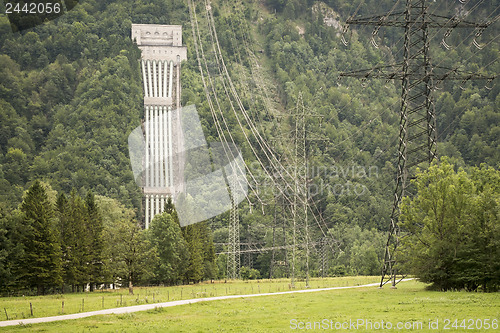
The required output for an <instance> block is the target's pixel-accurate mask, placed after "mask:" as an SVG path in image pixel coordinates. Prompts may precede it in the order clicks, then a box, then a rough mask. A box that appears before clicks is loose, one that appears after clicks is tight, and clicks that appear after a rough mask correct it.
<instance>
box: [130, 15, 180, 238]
mask: <svg viewBox="0 0 500 333" xmlns="http://www.w3.org/2000/svg"><path fill="white" fill-rule="evenodd" d="M132 40H134V41H135V42H136V43H137V46H138V47H139V49H140V50H141V51H142V56H141V71H142V80H143V84H144V86H143V87H144V88H143V89H144V120H143V126H142V130H143V133H144V138H145V154H144V158H143V162H142V163H143V170H144V173H143V175H142V187H143V192H144V207H145V214H144V215H145V221H144V226H145V228H146V229H148V228H149V225H150V223H151V220H152V219H153V217H154V216H155V215H156V214H159V213H161V212H163V209H164V206H165V203H166V201H167V199H168V197H173V196H175V195H176V194H178V193H180V192H182V190H183V189H182V186H183V185H182V182H179V181H176V180H178V179H182V178H183V177H182V176H183V175H182V170H183V158H182V155H183V153H182V152H183V151H184V150H183V147H182V145H183V138H182V131H181V130H180V128H181V114H180V113H181V112H180V110H181V105H180V97H181V82H180V70H181V62H182V61H183V60H186V59H187V48H186V47H185V46H182V26H180V25H157V24H132Z"/></svg>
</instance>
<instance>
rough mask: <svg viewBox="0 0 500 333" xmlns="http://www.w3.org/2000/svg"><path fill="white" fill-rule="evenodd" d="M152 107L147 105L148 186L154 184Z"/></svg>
mask: <svg viewBox="0 0 500 333" xmlns="http://www.w3.org/2000/svg"><path fill="white" fill-rule="evenodd" d="M153 118H154V117H153V107H152V106H150V107H149V147H148V149H149V164H148V166H147V167H148V172H149V186H150V187H153V186H154V174H153V172H154V149H153V144H154V143H153V142H154V132H153V121H154V119H153Z"/></svg>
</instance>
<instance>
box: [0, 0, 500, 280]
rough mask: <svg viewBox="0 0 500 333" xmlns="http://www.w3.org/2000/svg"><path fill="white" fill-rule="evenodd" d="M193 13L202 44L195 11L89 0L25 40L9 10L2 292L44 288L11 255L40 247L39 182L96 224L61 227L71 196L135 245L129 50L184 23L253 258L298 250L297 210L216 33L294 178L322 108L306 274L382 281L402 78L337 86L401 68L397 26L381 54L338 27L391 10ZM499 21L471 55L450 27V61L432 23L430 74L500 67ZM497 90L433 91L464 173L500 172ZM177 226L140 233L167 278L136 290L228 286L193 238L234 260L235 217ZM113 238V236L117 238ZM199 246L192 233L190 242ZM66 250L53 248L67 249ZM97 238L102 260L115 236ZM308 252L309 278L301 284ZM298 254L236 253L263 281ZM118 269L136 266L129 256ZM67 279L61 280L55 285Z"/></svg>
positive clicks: (180, 5) (198, 88) (295, 6)
mask: <svg viewBox="0 0 500 333" xmlns="http://www.w3.org/2000/svg"><path fill="white" fill-rule="evenodd" d="M194 5H195V8H196V10H195V12H194V14H196V20H197V22H198V23H199V27H196V28H197V29H199V34H200V38H199V39H198V38H196V39H195V38H193V30H192V29H193V28H195V26H193V25H192V15H190V10H189V7H188V3H187V2H183V1H169V0H153V1H140V0H137V1H120V0H117V1H111V0H105V1H96V0H84V1H81V2H80V4H78V5H77V6H76V7H75V8H74V9H73V10H71V11H70V12H68V13H66V14H65V15H62V16H61V17H60V18H58V19H56V20H54V21H51V22H46V23H45V24H43V25H40V26H37V27H35V28H33V29H29V30H26V31H22V32H20V33H19V32H17V33H12V32H11V28H10V26H9V21H8V19H7V16H6V15H3V14H0V244H1V248H0V281H2V282H3V281H8V282H9V283H3V284H1V285H0V288H2V289H4V290H5V289H8V288H11V287H12V286H14V285H16V283H21V282H23V283H25V285H28V286H32V287H36V285H32V284H30V283H29V277H23V278H20V277H19V276H18V277H15V276H14V275H15V274H18V273H15V272H14V270H11V268H12V267H13V266H12V262H13V261H14V262H21V261H20V260H21V259H19V258H15V257H13V254H14V253H23V251H25V250H26V251H27V249H25V250H23V251H21V252H19V251H18V250H19V249H18V248H17V247H19V246H23V245H22V244H23V243H22V242H20V243H18V242H13V241H12V239H10V238H9V237H11V233H12V232H13V231H12V230H14V229H16V228H17V227H16V225H17V224H19V223H21V222H20V221H23V219H24V220H26V219H28V217H27V215H26V214H27V211H28V210H29V209H28V208H27V206H26V205H28V204H29V203H27V202H29V201H28V198H29V195H30V191H28V189H29V188H30V187H31V188H32V186H34V185H35V184H38V183H37V180H39V181H40V182H41V184H43V187H44V188H46V189H47V195H48V198H47V200H48V201H47V202H48V203H50V205H52V206H53V207H52V208H51V209H52V210H53V215H54V216H53V217H51V218H49V220H50V223H54V224H55V225H56V224H57V223H62V221H64V220H66V219H69V220H72V223H77V221H90V220H92V219H91V218H88V217H80V220H78V218H76V217H75V218H68V217H65V216H66V215H65V214H63V213H61V211H60V210H59V209H60V207H59V206H58V205H59V204H60V203H61V202H62V200H63V199H60V198H63V197H66V199H65V200H67V202H68V204H67V205H68V207H72V205H73V206H74V205H76V206H78V205H81V207H86V208H85V209H89V205H90V204H89V203H88V202H87V201H88V200H90V199H88V200H87V199H86V198H87V197H88V196H89V193H91V195H90V196H94V195H95V197H96V198H98V200H97V199H96V202H97V204H96V205H97V207H98V208H97V209H98V211H99V214H100V215H99V216H101V217H100V218H101V219H102V227H100V228H102V230H101V231H100V232H98V233H99V234H102V237H104V236H105V235H107V236H106V237H116V239H115V241H116V242H119V243H120V244H122V245H123V246H135V245H134V244H128V245H127V244H124V243H123V242H124V240H123V239H122V240H120V238H119V237H120V232H118V231H120V230H121V231H122V232H123V233H124V232H126V231H127V232H130V233H132V234H134V230H133V229H134V228H136V227H137V223H136V222H133V221H141V220H142V218H143V207H142V195H141V189H140V188H139V187H138V186H137V185H136V184H135V182H134V179H133V174H132V169H131V167H130V161H129V157H128V147H127V136H128V135H129V133H130V132H131V131H132V130H133V129H134V128H136V127H137V126H139V125H140V124H141V119H142V117H143V110H142V109H143V108H142V102H143V101H142V82H141V74H140V67H139V62H138V60H139V59H140V51H139V49H138V48H137V46H136V45H135V44H134V43H133V41H132V40H131V38H130V29H131V24H132V23H154V24H180V25H182V26H183V41H184V44H185V45H187V47H188V60H187V61H186V62H185V63H183V67H182V79H181V83H182V89H183V90H182V104H183V105H190V104H195V105H196V107H197V110H198V112H199V114H200V119H201V122H202V126H203V130H204V132H205V135H206V138H207V141H208V142H217V141H221V139H220V133H219V130H218V128H217V126H216V124H215V122H214V118H213V115H212V114H211V109H210V105H209V103H208V101H207V91H206V90H205V89H204V86H203V81H202V79H201V75H200V72H199V66H198V61H197V54H196V53H195V50H196V47H195V46H199V47H201V48H202V50H203V51H204V54H203V56H204V57H205V59H206V60H207V63H208V64H209V66H207V68H206V70H205V68H204V72H205V75H211V77H212V79H213V82H214V85H213V87H212V88H211V91H210V92H209V93H208V94H211V96H212V97H213V95H214V94H218V96H219V97H220V98H219V99H218V103H219V105H220V107H221V109H222V110H223V112H222V115H223V116H224V117H225V122H226V123H227V124H228V127H227V128H225V129H223V131H222V132H223V133H224V134H225V135H231V137H232V138H234V141H235V142H236V143H237V144H238V146H239V147H240V148H241V149H242V152H243V156H244V159H245V162H246V163H247V165H248V169H249V170H250V171H251V172H252V176H253V178H252V179H250V177H249V183H250V188H251V191H250V195H249V198H248V200H245V201H244V202H242V203H241V205H240V207H239V216H240V237H241V242H242V244H244V245H242V250H251V249H252V248H256V247H258V248H260V247H262V248H269V247H272V246H282V245H287V244H289V239H290V237H291V236H290V235H291V231H290V224H289V222H288V221H289V220H290V217H291V213H290V207H289V205H287V203H286V202H283V200H282V199H280V196H279V195H276V190H275V188H276V186H275V185H274V184H273V182H272V181H270V180H269V177H268V176H266V173H265V170H267V169H269V170H270V172H271V173H272V172H273V171H274V170H273V168H272V166H270V165H268V164H267V163H266V155H265V151H263V150H262V149H259V148H258V145H257V143H258V142H259V140H260V139H258V138H256V136H255V134H254V133H255V132H254V131H253V129H252V128H251V127H250V126H248V125H246V124H243V129H242V128H241V127H240V126H239V125H238V118H237V117H236V116H235V113H234V112H232V111H231V109H232V108H233V104H236V102H235V101H234V97H228V96H229V95H228V89H229V88H228V87H229V85H225V81H224V80H225V79H224V76H223V74H222V72H221V67H220V59H218V58H217V52H216V48H215V46H214V45H215V44H214V39H215V38H217V42H218V43H219V45H220V48H221V53H222V55H223V57H224V61H225V65H226V66H227V70H228V73H229V75H230V76H231V78H232V83H234V88H235V90H236V91H237V93H238V94H239V97H240V98H241V105H242V107H243V108H244V109H245V110H246V112H248V114H249V119H250V122H251V123H252V124H253V125H254V126H255V129H256V130H257V132H258V133H259V135H260V136H261V138H262V140H263V141H265V142H267V144H269V145H270V146H271V149H272V151H273V152H274V154H275V155H276V156H277V157H278V159H279V160H280V162H281V163H282V164H283V165H284V167H285V168H287V169H289V168H291V167H292V163H291V156H292V154H293V152H292V150H293V140H291V137H290V133H291V132H292V129H293V128H294V121H295V120H294V119H295V118H293V117H289V116H290V115H291V114H292V113H293V112H295V111H294V110H296V108H297V107H298V105H299V102H300V101H302V103H303V105H304V108H306V109H307V110H308V112H310V113H311V114H314V117H313V116H311V117H308V118H307V120H306V128H307V133H308V134H307V135H308V137H309V138H310V140H308V142H307V146H306V153H307V166H308V170H307V174H308V189H309V198H308V200H309V202H310V205H311V209H310V212H309V215H308V221H309V225H310V232H309V237H310V239H309V242H310V244H311V254H310V255H311V260H310V265H311V274H312V275H315V276H325V275H345V274H374V275H376V274H379V273H380V267H381V261H382V259H383V250H384V244H385V241H386V232H387V229H388V225H389V214H390V211H391V205H392V191H393V186H394V179H395V175H396V148H397V147H396V143H397V135H398V128H399V127H398V126H399V114H398V112H399V105H400V104H399V103H400V90H401V87H400V82H398V81H395V82H385V81H384V80H376V79H373V80H367V81H364V82H362V81H360V80H358V79H355V78H348V79H342V80H339V79H338V75H339V73H340V72H342V71H350V70H355V69H361V68H369V67H371V66H375V65H381V64H393V63H396V62H398V61H400V60H401V57H402V31H401V29H398V28H386V29H383V32H382V31H381V32H380V33H379V34H378V36H377V38H378V39H377V43H378V44H379V47H378V48H376V47H374V46H373V45H372V44H371V43H370V37H371V35H372V34H371V30H370V28H359V27H351V28H350V29H349V31H348V33H347V35H346V39H347V42H348V43H347V46H344V45H343V43H342V42H341V28H340V27H339V26H338V25H337V23H338V22H343V21H344V20H345V19H346V18H347V17H349V16H350V15H353V14H354V13H355V12H356V13H357V14H358V15H371V14H373V13H374V12H375V9H376V12H379V11H380V12H385V11H388V10H390V9H391V7H392V6H393V2H392V1H388V0H384V1H374V0H367V1H363V2H362V4H361V5H359V1H354V2H350V1H346V0H328V1H323V2H320V1H310V0H308V1H299V0H293V1H284V0H248V1H234V2H233V1H228V0H220V1H211V6H210V9H211V13H213V22H214V24H215V27H216V32H217V36H215V35H213V34H212V30H210V25H209V24H210V17H209V16H208V14H207V6H206V4H205V2H204V1H194ZM358 5H359V6H358ZM401 5H403V4H401ZM429 6H430V8H429V10H430V11H431V12H433V13H436V14H440V15H447V16H449V15H454V14H455V13H456V12H458V11H459V6H461V5H460V4H459V3H458V2H456V1H443V2H439V3H435V2H429ZM467 6H469V7H472V6H473V5H468V4H466V5H465V8H466V9H467V8H468V7H467ZM473 7H474V8H473V10H472V11H470V13H469V14H468V15H467V19H468V20H477V21H481V22H482V21H483V20H486V19H487V18H490V19H492V18H494V17H496V15H497V14H496V12H495V11H496V10H497V6H496V2H495V1H482V2H480V4H478V5H476V6H473ZM2 12H4V10H3V9H2ZM497 25H498V23H496V24H495V25H493V26H491V27H490V28H488V29H486V30H485V31H484V32H483V34H482V35H481V36H480V37H479V38H478V41H479V43H480V44H482V46H483V49H481V50H478V49H477V48H476V47H474V46H473V45H472V40H473V37H474V30H473V29H461V30H459V31H454V32H453V33H452V34H451V35H450V36H449V37H448V39H447V43H448V44H449V45H450V46H451V47H450V49H449V50H447V49H446V48H444V47H443V46H442V45H440V42H441V39H442V37H443V35H444V34H445V33H446V31H445V29H436V30H435V31H433V32H432V34H431V35H430V37H431V42H430V46H431V59H432V62H433V64H435V65H438V64H439V65H442V66H448V67H451V68H454V67H458V68H460V69H461V70H465V71H471V72H475V73H483V74H496V73H498V72H499V70H500V65H499V63H498V61H497V60H498V54H499V44H498V42H497V41H496V40H495V38H496V32H497V31H498V26H497ZM495 83H496V82H495V81H494V82H492V83H488V86H486V87H485V85H486V84H487V83H486V82H482V81H468V82H466V83H461V82H454V81H446V82H444V83H443V84H441V85H439V86H438V88H439V89H436V90H435V92H434V103H435V108H436V114H437V122H438V124H437V126H438V141H439V143H438V153H439V155H441V156H448V160H449V161H450V162H451V163H452V164H454V165H456V167H463V168H464V169H465V170H468V169H469V168H472V167H475V166H480V165H481V164H482V163H486V164H487V165H489V166H491V167H493V168H495V169H498V167H499V166H500V149H499V145H500V111H499V107H500V97H499V91H500V86H499V85H498V84H495ZM255 147H257V149H255ZM259 161H264V162H263V163H262V164H261V163H260V162H259ZM78 202H80V203H78ZM249 202H251V203H252V204H251V205H250V204H249ZM50 205H49V206H50ZM81 207H80V208H79V209H80V210H82V209H83V208H81ZM110 207H114V208H113V209H109V208H110ZM83 210H84V209H83ZM83 210H82V211H83ZM113 212H116V214H115V215H113V214H114V213H113ZM58 214H59V215H58ZM61 214H62V215H61ZM75 214H76V213H75ZM82 214H83V213H82ZM174 215H175V214H173V213H172V212H170V213H168V214H165V216H163V217H162V218H159V219H158V221H156V222H157V227H155V225H153V226H152V228H151V230H150V233H151V234H152V235H155V228H159V229H165V230H168V235H167V236H165V235H162V234H158V233H157V234H156V236H155V237H156V238H155V237H152V236H146V235H143V232H142V231H141V230H140V228H139V229H137V230H136V233H137V237H138V238H137V239H138V244H136V245H137V246H146V247H147V248H148V249H150V250H151V251H155V250H154V249H157V250H158V251H159V252H158V253H154V254H153V253H151V255H150V256H149V257H151V258H157V262H156V263H155V265H159V266H157V268H156V269H155V272H156V273H157V274H156V273H155V274H154V275H151V276H147V275H148V274H146V273H145V272H143V273H144V274H142V273H141V274H139V275H141V276H142V277H143V278H144V279H143V280H142V281H140V279H138V280H137V281H134V282H139V283H177V282H178V281H181V280H184V281H189V280H191V281H199V280H202V279H207V278H215V277H218V278H224V277H225V274H226V273H225V269H226V268H225V267H226V265H225V260H226V257H225V255H224V254H220V255H217V258H216V259H214V260H215V261H214V260H212V259H213V258H212V257H211V256H212V254H210V253H208V254H207V253H205V254H201V253H199V249H196V246H197V245H196V246H195V245H193V244H195V243H196V244H198V243H200V242H201V243H203V242H208V243H211V242H212V239H213V242H214V243H215V248H214V249H213V252H214V253H215V252H217V253H222V252H224V251H225V250H226V248H225V246H224V245H223V243H227V237H228V236H227V235H228V221H229V213H225V214H223V215H220V216H218V217H215V218H213V219H211V220H209V221H207V222H205V223H204V224H203V226H209V229H210V231H211V232H210V233H209V232H208V229H207V230H204V231H203V232H202V231H199V230H198V231H193V230H187V229H185V230H177V227H176V225H175V216H174ZM47 223H49V222H47ZM68 223H69V222H68ZM116 223H121V224H122V225H116ZM55 225H54V227H55ZM137 228H138V227H137ZM200 228H202V227H200ZM203 228H205V227H203ZM56 229H58V228H56ZM98 229H99V228H98ZM159 229H157V230H159ZM16 230H17V229H16ZM99 230H100V229H99ZM105 230H116V231H117V232H116V233H113V232H111V233H110V234H106V233H105V232H104V231H105ZM18 231H19V230H18ZM16 232H17V231H16ZM61 232H62V230H59V231H57V232H56V233H57V234H58V235H59V234H60V233H61ZM14 233H15V232H14ZM190 234H192V235H191V237H192V238H193V237H194V238H197V241H196V242H194V243H192V244H190V243H189V237H190ZM199 234H203V235H205V236H203V237H201V236H199ZM181 235H182V236H183V237H181ZM15 237H18V236H15ZM19 237H21V236H19ZM23 237H24V236H23ZM47 237H49V238H50V237H56V235H52V236H51V235H47ZM58 237H62V236H61V235H59V236H58ZM68 237H69V236H68ZM148 237H149V238H148ZM151 237H152V238H151ZM165 237H167V238H165ZM168 237H171V239H173V241H172V242H174V241H175V242H177V245H176V246H175V247H176V248H178V249H186V251H179V252H178V253H173V254H172V253H171V252H169V251H166V250H165V248H166V247H168V246H171V244H170V243H169V242H168V241H167V240H168ZM200 237H201V238H204V237H205V238H204V240H203V239H199V238H200ZM142 238H144V240H142V241H141V239H142ZM70 239H71V237H70ZM89 239H91V238H89ZM107 241H109V242H112V240H107ZM51 242H52V241H49V243H51ZM61 242H63V241H62V240H60V241H58V242H57V244H59V247H60V248H62V249H63V250H64V246H62V245H63V244H62V243H61ZM147 242H149V243H151V244H146V243H147ZM52 243H53V242H52ZM102 244H104V245H102V246H103V250H102V251H103V253H105V252H106V251H105V249H104V248H105V244H106V241H105V240H103V241H102ZM155 244H156V245H155ZM162 244H163V245H162ZM245 244H247V245H245ZM193 246H194V247H193ZM81 248H82V249H85V248H86V246H85V245H82V246H81ZM56 250H57V249H54V251H56ZM57 251H61V249H59V250H57ZM57 251H56V252H57ZM110 251H111V250H110ZM302 252H303V251H302ZM302 252H301V253H299V254H300V255H299V270H298V271H299V272H298V275H299V277H303V276H304V274H305V273H304V270H303V262H304V254H303V253H302ZM196 253H198V254H196ZM186 254H188V255H190V256H191V257H190V258H188V257H185V256H186ZM61 255H63V254H62V253H57V254H56V255H54V258H53V259H54V260H55V261H57V260H60V259H55V258H56V257H58V256H59V258H60V256H61ZM106 255H108V257H109V255H111V254H110V253H107V254H106ZM116 255H117V256H118V254H116ZM289 255H290V254H289V253H287V251H286V250H283V249H281V250H277V251H263V252H259V251H253V252H251V251H248V252H245V253H244V254H243V255H242V258H241V260H242V266H245V267H246V268H245V270H244V273H245V275H249V274H248V272H249V271H250V269H256V270H257V271H258V274H256V273H255V272H253V273H252V276H259V275H260V276H262V277H270V276H273V277H284V276H288V274H289ZM183 256H184V257H183ZM195 257H196V258H195ZM158 258H160V259H161V258H163V259H164V260H165V261H164V262H169V263H172V262H178V263H179V265H176V267H175V269H173V268H172V267H168V265H166V266H165V265H164V266H162V264H161V262H162V260H160V259H158ZM202 258H205V259H206V260H205V264H202V263H203V260H204V259H202ZM101 259H102V258H101ZM273 259H274V260H273ZM79 260H80V259H79ZM81 260H84V261H85V262H92V261H99V260H100V259H96V258H94V259H92V258H89V257H86V259H81ZM102 260H104V259H102ZM120 260H121V262H126V261H127V258H121V259H120ZM158 260H159V261H158ZM103 262H105V261H103ZM193 262H196V264H193ZM55 265H62V264H57V263H56V264H55ZM203 265H204V266H203ZM202 266H203V268H202ZM60 269H61V274H60V276H59V279H63V281H64V283H65V284H67V285H75V286H78V285H82V284H84V283H87V282H91V284H92V282H96V283H97V282H111V281H112V280H113V279H112V278H110V277H109V276H108V277H106V278H105V274H104V273H102V274H101V273H99V274H101V277H100V278H99V279H97V280H96V279H95V278H92V276H93V275H92V274H93V273H90V272H85V273H82V274H83V275H82V276H81V278H80V277H79V278H78V279H77V278H74V277H71V276H69V275H68V268H67V267H66V268H65V267H64V265H62V266H60ZM107 272H108V273H106V274H115V276H114V278H116V277H120V278H122V279H123V280H124V281H128V280H133V278H130V276H129V277H127V276H126V274H124V273H123V267H120V268H116V269H110V270H107ZM129 272H130V271H129ZM65 274H66V275H65ZM96 274H97V273H96ZM77 275H79V274H77V273H75V276H77ZM16 279H17V280H16ZM72 279H73V280H72ZM11 282H12V283H11ZM60 283H61V280H58V279H56V280H54V281H53V283H49V285H60Z"/></svg>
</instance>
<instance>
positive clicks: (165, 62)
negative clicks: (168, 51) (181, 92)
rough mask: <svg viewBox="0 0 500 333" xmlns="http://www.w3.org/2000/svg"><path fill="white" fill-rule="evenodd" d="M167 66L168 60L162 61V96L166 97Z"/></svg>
mask: <svg viewBox="0 0 500 333" xmlns="http://www.w3.org/2000/svg"><path fill="white" fill-rule="evenodd" d="M167 66H168V62H167V61H163V97H168V95H167V86H168V82H167Z"/></svg>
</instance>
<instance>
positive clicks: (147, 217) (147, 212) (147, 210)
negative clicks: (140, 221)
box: [144, 194, 149, 229]
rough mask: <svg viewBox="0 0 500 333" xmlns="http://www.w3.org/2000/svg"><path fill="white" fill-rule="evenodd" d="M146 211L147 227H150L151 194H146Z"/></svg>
mask: <svg viewBox="0 0 500 333" xmlns="http://www.w3.org/2000/svg"><path fill="white" fill-rule="evenodd" d="M144 211H145V213H146V225H145V228H146V229H149V195H147V194H146V209H145V210H144Z"/></svg>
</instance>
